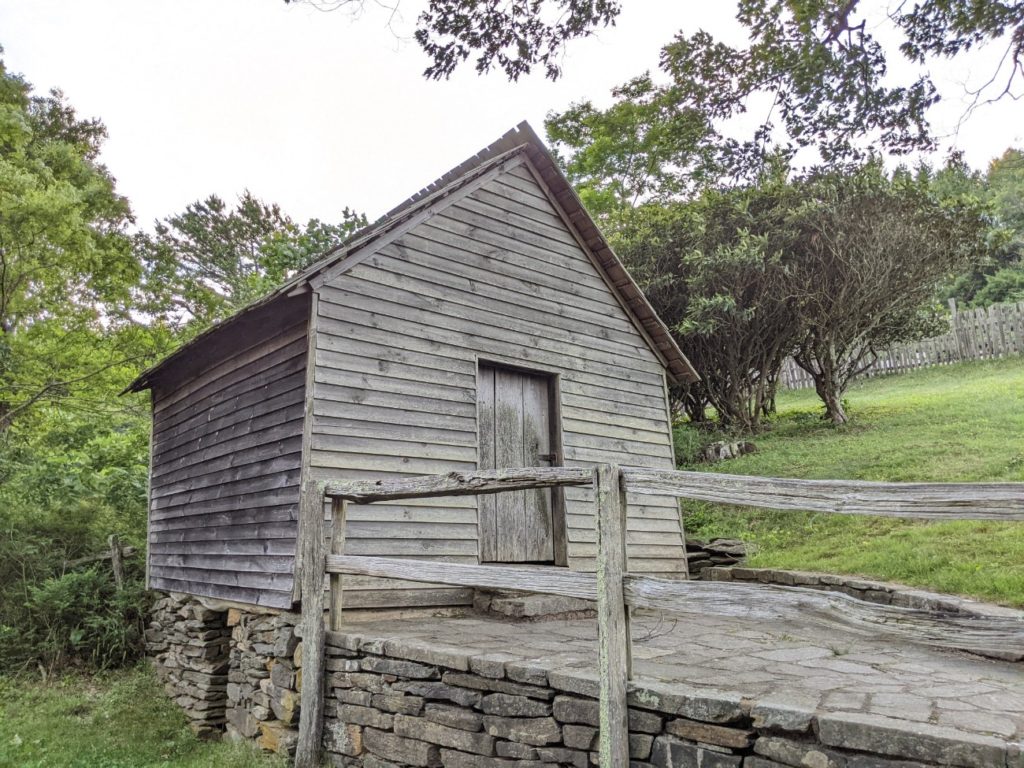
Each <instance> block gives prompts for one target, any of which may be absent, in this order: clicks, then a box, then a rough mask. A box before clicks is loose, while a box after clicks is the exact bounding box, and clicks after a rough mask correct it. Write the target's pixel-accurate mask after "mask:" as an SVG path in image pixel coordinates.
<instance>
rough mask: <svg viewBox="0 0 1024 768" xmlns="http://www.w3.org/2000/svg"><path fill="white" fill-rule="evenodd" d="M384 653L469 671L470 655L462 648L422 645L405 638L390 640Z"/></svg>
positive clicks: (436, 665) (385, 645) (385, 646)
mask: <svg viewBox="0 0 1024 768" xmlns="http://www.w3.org/2000/svg"><path fill="white" fill-rule="evenodd" d="M384 654H385V655H386V656H391V657H393V658H399V659H406V660H408V661H418V662H421V663H423V664H429V665H431V666H435V667H447V668H448V669H457V670H459V671H460V672H468V671H469V655H468V654H467V653H466V652H465V650H463V649H461V648H456V647H451V646H442V645H435V644H431V645H421V644H416V643H411V642H408V641H403V640H388V641H386V642H385V643H384Z"/></svg>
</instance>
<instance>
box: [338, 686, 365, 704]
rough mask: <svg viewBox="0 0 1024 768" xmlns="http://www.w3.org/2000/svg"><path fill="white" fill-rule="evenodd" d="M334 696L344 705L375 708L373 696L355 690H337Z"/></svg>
mask: <svg viewBox="0 0 1024 768" xmlns="http://www.w3.org/2000/svg"><path fill="white" fill-rule="evenodd" d="M334 695H335V696H336V697H337V699H338V701H340V702H341V703H342V704H357V705H358V706H360V707H370V706H373V694H372V693H370V692H369V691H360V690H357V689H355V688H337V689H335V691H334Z"/></svg>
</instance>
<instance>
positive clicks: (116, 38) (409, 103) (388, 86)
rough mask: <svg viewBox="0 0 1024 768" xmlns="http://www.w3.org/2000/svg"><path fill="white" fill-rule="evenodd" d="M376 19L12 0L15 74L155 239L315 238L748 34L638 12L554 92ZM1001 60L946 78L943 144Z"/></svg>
mask: <svg viewBox="0 0 1024 768" xmlns="http://www.w3.org/2000/svg"><path fill="white" fill-rule="evenodd" d="M369 2H370V7H369V8H368V9H367V10H366V12H365V13H364V14H363V16H362V18H359V19H352V18H351V17H350V16H348V15H346V14H345V13H343V12H332V13H324V12H322V11H318V10H316V9H314V8H311V7H309V6H306V5H299V6H289V5H286V4H285V3H284V2H283V0H216V1H215V2H214V1H211V0H31V2H29V1H28V0H0V44H2V45H3V46H4V48H5V54H4V58H5V59H6V62H7V65H8V67H9V68H10V69H11V70H13V71H17V72H21V73H23V74H24V75H25V76H26V77H27V79H28V80H29V81H30V82H32V83H33V84H34V85H35V86H36V87H37V88H39V89H48V88H50V87H55V86H56V87H60V88H62V89H63V90H64V92H65V93H66V94H67V96H68V98H69V99H70V101H71V103H72V104H73V105H74V106H75V107H76V108H77V109H78V110H79V112H80V114H82V115H85V116H96V117H100V118H101V119H102V120H103V121H104V123H106V125H107V127H108V130H109V132H110V140H109V141H108V143H107V145H106V148H105V150H104V152H103V159H104V161H105V162H106V164H107V165H108V166H109V167H110V169H111V170H112V171H113V173H114V175H115V176H116V177H117V179H118V188H119V190H120V192H121V193H122V194H124V195H127V196H128V198H129V199H130V200H131V201H132V204H133V207H134V210H135V212H136V215H137V217H138V219H139V223H140V224H143V225H148V224H149V223H150V222H152V220H153V219H154V218H157V217H163V216H165V215H168V214H170V213H174V212H178V211H180V210H182V209H183V208H184V207H185V205H186V204H188V203H189V202H191V201H193V200H195V199H197V198H200V197H204V196H206V195H208V194H210V193H214V192H215V193H218V194H220V195H221V196H223V197H225V198H227V199H229V200H233V199H234V198H235V197H236V196H237V194H238V193H239V192H241V191H242V190H243V189H246V188H248V189H250V190H252V191H253V192H254V193H255V194H256V195H258V196H260V197H261V198H263V199H265V200H268V201H274V202H277V203H279V204H280V205H281V206H282V208H283V209H284V210H285V211H286V212H288V213H289V214H291V215H292V216H294V217H295V218H298V219H300V220H304V219H306V218H308V217H312V216H316V217H319V218H322V219H325V220H334V219H336V218H337V212H338V211H340V210H341V209H342V208H343V207H344V206H346V205H348V206H351V207H353V208H355V209H357V210H361V211H364V212H366V213H367V214H368V215H369V216H370V217H371V218H373V217H375V216H377V215H379V214H381V213H383V212H384V211H385V210H387V209H389V208H391V207H392V206H394V205H395V204H397V203H399V202H401V201H402V200H403V199H405V198H406V197H408V196H409V195H410V194H411V193H413V192H415V191H416V190H418V189H419V188H421V187H422V186H424V185H425V184H427V183H428V182H430V181H432V180H433V179H434V178H436V177H437V176H439V175H440V174H441V173H443V172H444V171H446V170H448V169H449V168H450V167H452V166H454V165H456V164H458V163H459V162H461V161H462V160H464V159H465V158H466V157H468V156H470V155H471V154H472V153H474V152H475V151H476V150H477V149H479V148H481V147H482V146H484V145H486V144H488V143H489V142H491V141H493V140H494V139H496V138H497V137H498V136H499V135H501V134H502V133H504V132H505V131H506V130H508V129H509V128H511V127H512V126H513V125H515V124H516V123H518V122H519V121H521V120H523V119H526V120H529V121H530V123H532V124H533V126H534V128H535V129H536V130H537V131H538V132H542V131H543V120H544V116H545V114H546V113H547V112H549V111H550V110H556V111H558V110H562V109H564V108H565V107H566V106H568V104H569V103H570V102H572V101H578V100H581V99H592V100H594V101H596V102H598V103H602V104H603V103H607V102H608V101H609V94H608V92H609V89H610V88H611V87H612V86H613V85H616V84H619V83H621V82H623V81H625V80H626V79H628V78H629V77H632V76H633V75H636V74H639V73H640V72H642V71H644V70H645V69H656V68H657V59H658V51H659V48H660V47H661V45H663V44H664V43H666V42H668V40H669V39H670V38H671V37H672V35H673V34H674V33H675V32H677V31H678V30H680V29H682V30H685V31H686V32H688V33H690V32H694V31H696V30H697V29H699V28H705V29H708V30H709V31H711V32H713V33H715V34H721V35H727V36H732V35H734V34H735V32H736V29H737V25H736V24H735V22H734V21H733V20H732V14H733V8H734V4H733V3H729V2H708V1H707V0H704V1H703V2H697V1H696V0H624V2H623V5H624V10H623V13H622V15H621V17H620V18H619V21H618V25H617V26H616V27H614V28H612V29H609V30H605V31H603V32H602V33H601V34H600V35H599V36H598V37H596V38H593V39H589V40H584V41H577V42H576V43H575V44H573V45H571V46H570V49H569V52H568V54H567V57H566V60H565V62H564V70H565V76H564V77H563V78H562V79H561V80H559V81H558V82H556V83H551V82H549V81H547V80H545V79H544V78H543V76H542V75H541V74H537V75H535V76H532V77H529V78H525V79H523V80H521V81H520V82H519V83H509V82H507V81H506V80H505V79H504V77H503V76H502V75H501V74H500V73H492V74H491V75H489V76H486V77H478V76H477V75H476V74H475V72H473V71H472V68H471V67H467V68H465V71H462V72H460V73H459V74H457V76H456V77H455V78H453V80H452V81H450V82H432V81H426V80H424V79H423V77H422V75H421V73H422V70H423V69H424V67H425V66H426V64H427V61H426V58H425V57H424V55H423V54H422V53H421V52H420V50H419V48H418V47H417V46H416V45H415V43H414V42H413V41H412V40H411V39H408V35H409V34H410V33H411V30H412V27H413V24H414V22H415V19H416V15H417V13H418V10H419V8H420V5H421V0H402V5H401V6H400V8H399V11H400V15H399V17H398V18H396V19H395V20H394V22H393V25H392V27H393V28H390V29H389V27H388V19H389V14H388V12H386V11H384V10H382V9H381V8H380V7H378V6H375V5H373V4H372V0H369ZM403 38H404V39H403ZM994 54H995V52H994V51H993V52H989V53H986V54H981V55H980V56H979V57H975V58H974V59H972V60H971V61H968V62H964V61H961V62H958V63H957V65H956V66H953V67H949V66H946V67H944V68H942V69H940V70H938V71H937V72H936V79H937V80H938V82H939V84H940V86H941V89H942V91H943V93H944V94H945V96H946V103H945V104H944V106H943V107H942V110H940V112H939V113H938V114H937V115H936V121H935V122H936V123H937V126H938V128H939V130H940V132H942V133H948V132H949V131H951V130H952V128H953V127H954V125H955V123H956V118H957V117H958V116H959V115H960V113H961V111H962V106H960V104H961V103H962V101H961V100H962V96H963V82H964V81H970V80H972V79H973V81H975V82H976V81H977V80H978V79H979V77H980V76H981V75H984V74H986V73H988V72H989V71H990V69H991V64H992V56H993V55H994ZM1022 117H1024V111H1022V107H1021V104H1020V103H1015V102H1012V101H1009V100H1004V102H1002V103H1000V104H998V105H996V106H994V107H990V108H987V109H985V110H983V111H981V112H978V113H976V114H975V116H974V118H973V119H972V120H971V121H970V122H969V123H968V124H967V125H966V127H965V128H963V129H962V130H961V131H960V133H959V136H957V137H956V138H955V143H956V144H957V146H959V147H960V148H962V149H963V150H965V151H966V153H967V157H968V160H969V162H971V164H972V165H975V166H978V167H981V166H983V165H984V164H985V163H986V162H987V161H988V160H989V159H990V158H991V157H993V156H995V155H997V154H999V153H1001V152H1002V150H1003V149H1005V148H1006V147H1007V146H1010V145H1014V144H1017V145H1020V144H1022V143H1024V141H1022V136H1024V120H1022V119H1021V118H1022ZM950 141H953V140H950ZM948 143H950V142H949V141H947V144H948Z"/></svg>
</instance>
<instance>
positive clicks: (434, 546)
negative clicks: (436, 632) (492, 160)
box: [309, 166, 686, 607]
mask: <svg viewBox="0 0 1024 768" xmlns="http://www.w3.org/2000/svg"><path fill="white" fill-rule="evenodd" d="M315 306H316V307H317V317H316V319H315V323H316V329H317V333H316V350H315V361H316V369H315V370H314V372H313V392H312V397H313V403H312V413H313V418H312V423H311V436H310V440H311V445H310V452H309V461H310V471H311V477H312V478H314V479H324V480H327V479H382V478H386V477H394V476H406V475H415V474H425V473H438V472H450V471H456V470H469V469H475V468H476V467H477V465H478V461H479V454H478V447H477V423H476V416H477V404H476V402H477V393H476V380H477V364H478V360H481V359H482V360H484V361H489V362H494V363H498V364H502V363H505V364H513V365H518V366H521V367H525V368H529V369H534V370H538V371H540V372H544V373H548V374H550V375H557V377H558V390H559V392H560V398H559V399H560V402H559V409H560V412H561V426H562V430H561V436H560V439H561V444H562V451H563V454H564V457H565V463H566V464H567V465H573V466H592V465H594V464H597V463H601V462H605V461H616V462H621V463H629V464H634V465H639V466H647V467H661V468H671V467H672V465H673V454H672V445H671V441H670V433H669V429H668V422H667V406H666V402H665V386H664V366H663V364H662V362H661V361H660V360H659V359H658V358H657V357H656V356H655V354H654V353H653V352H652V351H651V348H650V346H649V344H648V342H647V340H646V339H645V338H644V337H643V336H642V335H641V333H640V332H639V331H638V330H637V328H636V326H635V325H634V322H633V320H632V319H631V317H630V316H629V315H628V314H627V313H626V311H625V310H624V309H623V308H622V306H621V304H620V303H619V301H618V300H617V299H616V297H615V295H614V294H613V293H612V291H611V289H610V288H609V287H608V285H607V284H606V282H605V280H604V278H603V277H602V275H601V273H600V272H599V270H598V269H597V268H596V267H595V266H594V265H593V263H592V261H591V258H590V256H589V255H588V254H587V253H586V252H585V251H584V250H583V248H582V247H581V246H580V245H579V243H578V242H577V240H576V239H575V237H574V235H573V234H572V232H571V231H570V230H569V229H568V228H567V227H566V226H565V224H564V222H563V219H562V217H561V216H560V214H559V212H558V211H557V210H556V209H555V208H554V207H553V206H552V204H551V203H550V202H549V200H548V198H547V196H546V194H545V192H544V191H543V189H542V188H541V187H540V186H539V185H538V184H537V182H536V181H534V179H533V177H532V176H531V175H530V172H529V171H528V170H527V169H526V167H525V166H520V167H518V168H515V169H513V170H511V171H508V172H506V173H505V174H504V175H502V176H500V177H498V178H497V179H494V180H492V181H490V182H488V183H487V184H486V185H484V186H483V187H481V188H479V189H477V190H476V191H474V192H472V193H470V194H468V195H462V196H458V195H456V196H455V198H454V199H453V200H452V201H451V203H450V204H449V205H448V206H447V207H443V208H441V209H440V210H438V211H437V212H436V213H435V214H434V215H432V216H431V217H430V218H428V219H426V220H425V221H422V222H420V223H419V224H417V225H416V226H414V227H413V228H411V229H410V230H409V231H407V232H405V233H403V234H402V235H401V236H399V237H397V238H394V239H392V240H391V241H390V242H388V243H387V244H385V245H383V246H382V247H380V248H379V249H377V250H376V251H375V252H373V253H372V254H369V255H366V256H365V258H362V259H361V260H359V263H356V264H355V265H354V266H352V267H351V268H349V269H348V270H347V271H344V272H342V273H341V274H337V275H334V276H333V277H331V278H330V279H329V280H327V281H326V282H325V283H324V284H323V285H321V286H319V287H318V296H317V302H316V303H315ZM565 500H566V526H567V542H566V548H567V554H568V562H569V566H570V567H571V568H573V569H576V570H587V571H590V570H593V569H594V558H595V556H596V550H595V532H594V516H593V499H592V496H591V493H590V491H589V490H586V489H566V493H565ZM637 501H638V502H639V503H638V504H633V505H631V506H630V510H629V514H630V517H629V520H628V524H627V545H628V551H629V556H630V563H629V567H630V569H631V570H633V571H638V572H648V573H660V574H676V575H682V574H684V573H685V568H686V566H685V556H684V548H683V541H682V534H681V530H680V524H679V514H678V508H677V505H676V503H675V501H674V500H672V499H669V498H665V499H658V498H655V499H652V498H644V499H642V500H641V499H638V500H637ZM476 504H477V501H476V499H475V498H474V497H464V498H460V499H448V500H433V499H425V500H417V501H414V502H412V501H410V502H403V503H402V504H398V505H381V506H379V507H377V506H375V505H367V506H351V507H350V508H349V511H348V517H347V525H346V541H345V551H346V553H348V554H360V555H379V556H389V557H424V558H438V559H446V560H452V561H453V562H471V563H473V562H477V560H478V556H479V551H480V547H479V542H478V538H479V528H478V525H479V523H478V516H477V506H476ZM470 596H471V595H470V593H469V592H468V591H466V590H453V589H437V588H435V587H432V586H431V585H411V584H401V583H399V584H394V583H389V582H387V581H385V580H380V579H373V578H364V579H360V580H359V581H353V582H348V583H347V586H346V596H345V603H346V605H353V606H382V607H383V606H396V607H397V606H411V605H449V604H459V603H464V602H468V601H469V599H470Z"/></svg>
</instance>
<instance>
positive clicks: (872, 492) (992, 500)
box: [623, 467, 1024, 520]
mask: <svg viewBox="0 0 1024 768" xmlns="http://www.w3.org/2000/svg"><path fill="white" fill-rule="evenodd" d="M623 475H624V477H625V479H626V487H627V488H628V490H629V492H630V493H638V494H655V495H666V494H671V495H674V496H678V497H680V498H687V499H698V500H701V501H712V502H717V503H720V504H734V505H737V506H750V507H767V508H770V509H801V510H808V511H814V512H833V513H837V514H844V515H878V516H883V517H908V518H930V519H944V520H1024V483H883V482H870V481H867V480H797V479H791V478H777V477H751V476H747V475H726V474H718V473H709V472H681V471H674V470H656V469H642V468H637V467H626V468H624V469H623Z"/></svg>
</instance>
